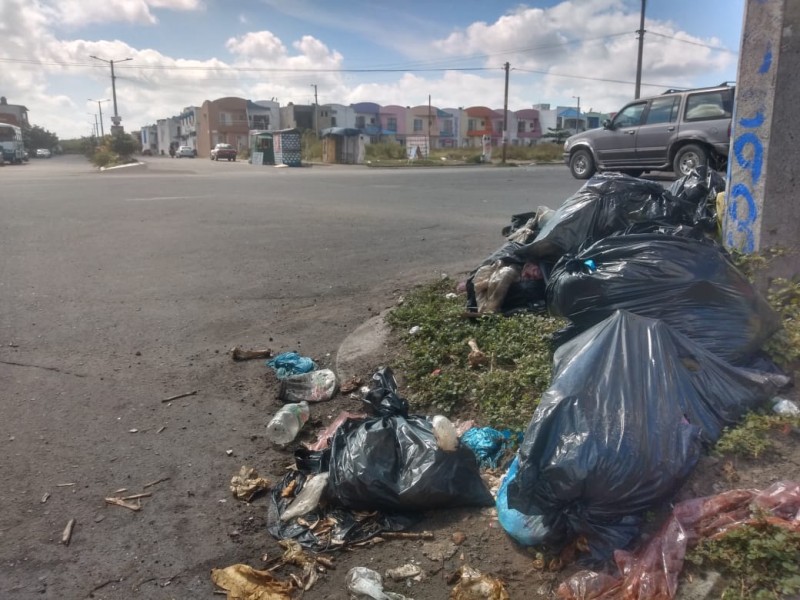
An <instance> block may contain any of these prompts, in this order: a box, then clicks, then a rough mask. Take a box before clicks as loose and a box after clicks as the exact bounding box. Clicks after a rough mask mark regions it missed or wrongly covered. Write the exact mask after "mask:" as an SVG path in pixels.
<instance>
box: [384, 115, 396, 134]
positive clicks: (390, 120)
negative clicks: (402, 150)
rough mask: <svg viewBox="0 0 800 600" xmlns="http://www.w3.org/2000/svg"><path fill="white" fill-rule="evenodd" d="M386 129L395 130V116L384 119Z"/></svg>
mask: <svg viewBox="0 0 800 600" xmlns="http://www.w3.org/2000/svg"><path fill="white" fill-rule="evenodd" d="M386 129H388V130H389V131H397V117H388V118H387V119H386Z"/></svg>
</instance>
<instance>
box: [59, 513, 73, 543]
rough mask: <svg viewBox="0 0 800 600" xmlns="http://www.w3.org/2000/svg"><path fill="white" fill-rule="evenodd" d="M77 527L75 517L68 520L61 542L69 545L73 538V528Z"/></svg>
mask: <svg viewBox="0 0 800 600" xmlns="http://www.w3.org/2000/svg"><path fill="white" fill-rule="evenodd" d="M74 528H75V519H70V520H69V521H67V526H66V527H64V533H62V534H61V543H62V544H64V545H65V546H69V541H70V540H71V539H72V530H73V529H74Z"/></svg>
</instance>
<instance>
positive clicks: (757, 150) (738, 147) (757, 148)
mask: <svg viewBox="0 0 800 600" xmlns="http://www.w3.org/2000/svg"><path fill="white" fill-rule="evenodd" d="M748 144H749V145H750V146H752V147H753V157H752V158H747V157H746V156H745V155H744V149H745V147H746V146H747V145H748ZM733 153H734V154H735V155H736V162H738V163H739V166H740V167H742V168H743V169H749V170H750V177H751V178H752V180H753V183H757V182H758V180H759V179H761V167H762V165H763V162H764V147H763V146H762V145H761V140H759V139H758V136H757V135H756V134H755V133H752V132H750V131H748V132H746V133H743V134H742V135H740V136H739V137H738V138H736V141H735V142H734V143H733Z"/></svg>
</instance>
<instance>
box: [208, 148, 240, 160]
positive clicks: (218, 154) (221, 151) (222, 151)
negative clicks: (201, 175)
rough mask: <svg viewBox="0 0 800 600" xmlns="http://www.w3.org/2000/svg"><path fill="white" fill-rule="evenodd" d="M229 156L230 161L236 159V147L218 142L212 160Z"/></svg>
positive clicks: (212, 153) (212, 152)
mask: <svg viewBox="0 0 800 600" xmlns="http://www.w3.org/2000/svg"><path fill="white" fill-rule="evenodd" d="M220 158H227V159H228V161H231V160H236V148H234V147H233V146H231V145H230V144H217V145H216V146H214V149H213V150H212V151H211V160H219V159H220Z"/></svg>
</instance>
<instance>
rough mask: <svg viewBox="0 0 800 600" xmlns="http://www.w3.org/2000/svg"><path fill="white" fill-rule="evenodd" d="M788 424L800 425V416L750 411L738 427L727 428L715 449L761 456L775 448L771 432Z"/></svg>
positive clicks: (749, 455) (753, 456) (738, 454)
mask: <svg viewBox="0 0 800 600" xmlns="http://www.w3.org/2000/svg"><path fill="white" fill-rule="evenodd" d="M787 426H788V427H798V426H800V417H790V416H784V415H763V414H759V413H750V414H749V415H747V417H746V418H745V420H744V421H743V422H742V423H740V424H739V425H738V426H737V427H735V428H732V429H731V428H726V429H725V431H724V432H723V434H722V437H721V438H720V439H719V441H718V442H717V445H716V446H715V447H714V450H715V451H716V452H717V453H718V454H734V455H737V456H743V457H747V458H759V457H760V456H762V455H763V454H764V453H766V452H768V451H770V450H772V449H773V442H772V439H771V436H770V432H773V431H776V430H778V429H781V428H782V427H787Z"/></svg>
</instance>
